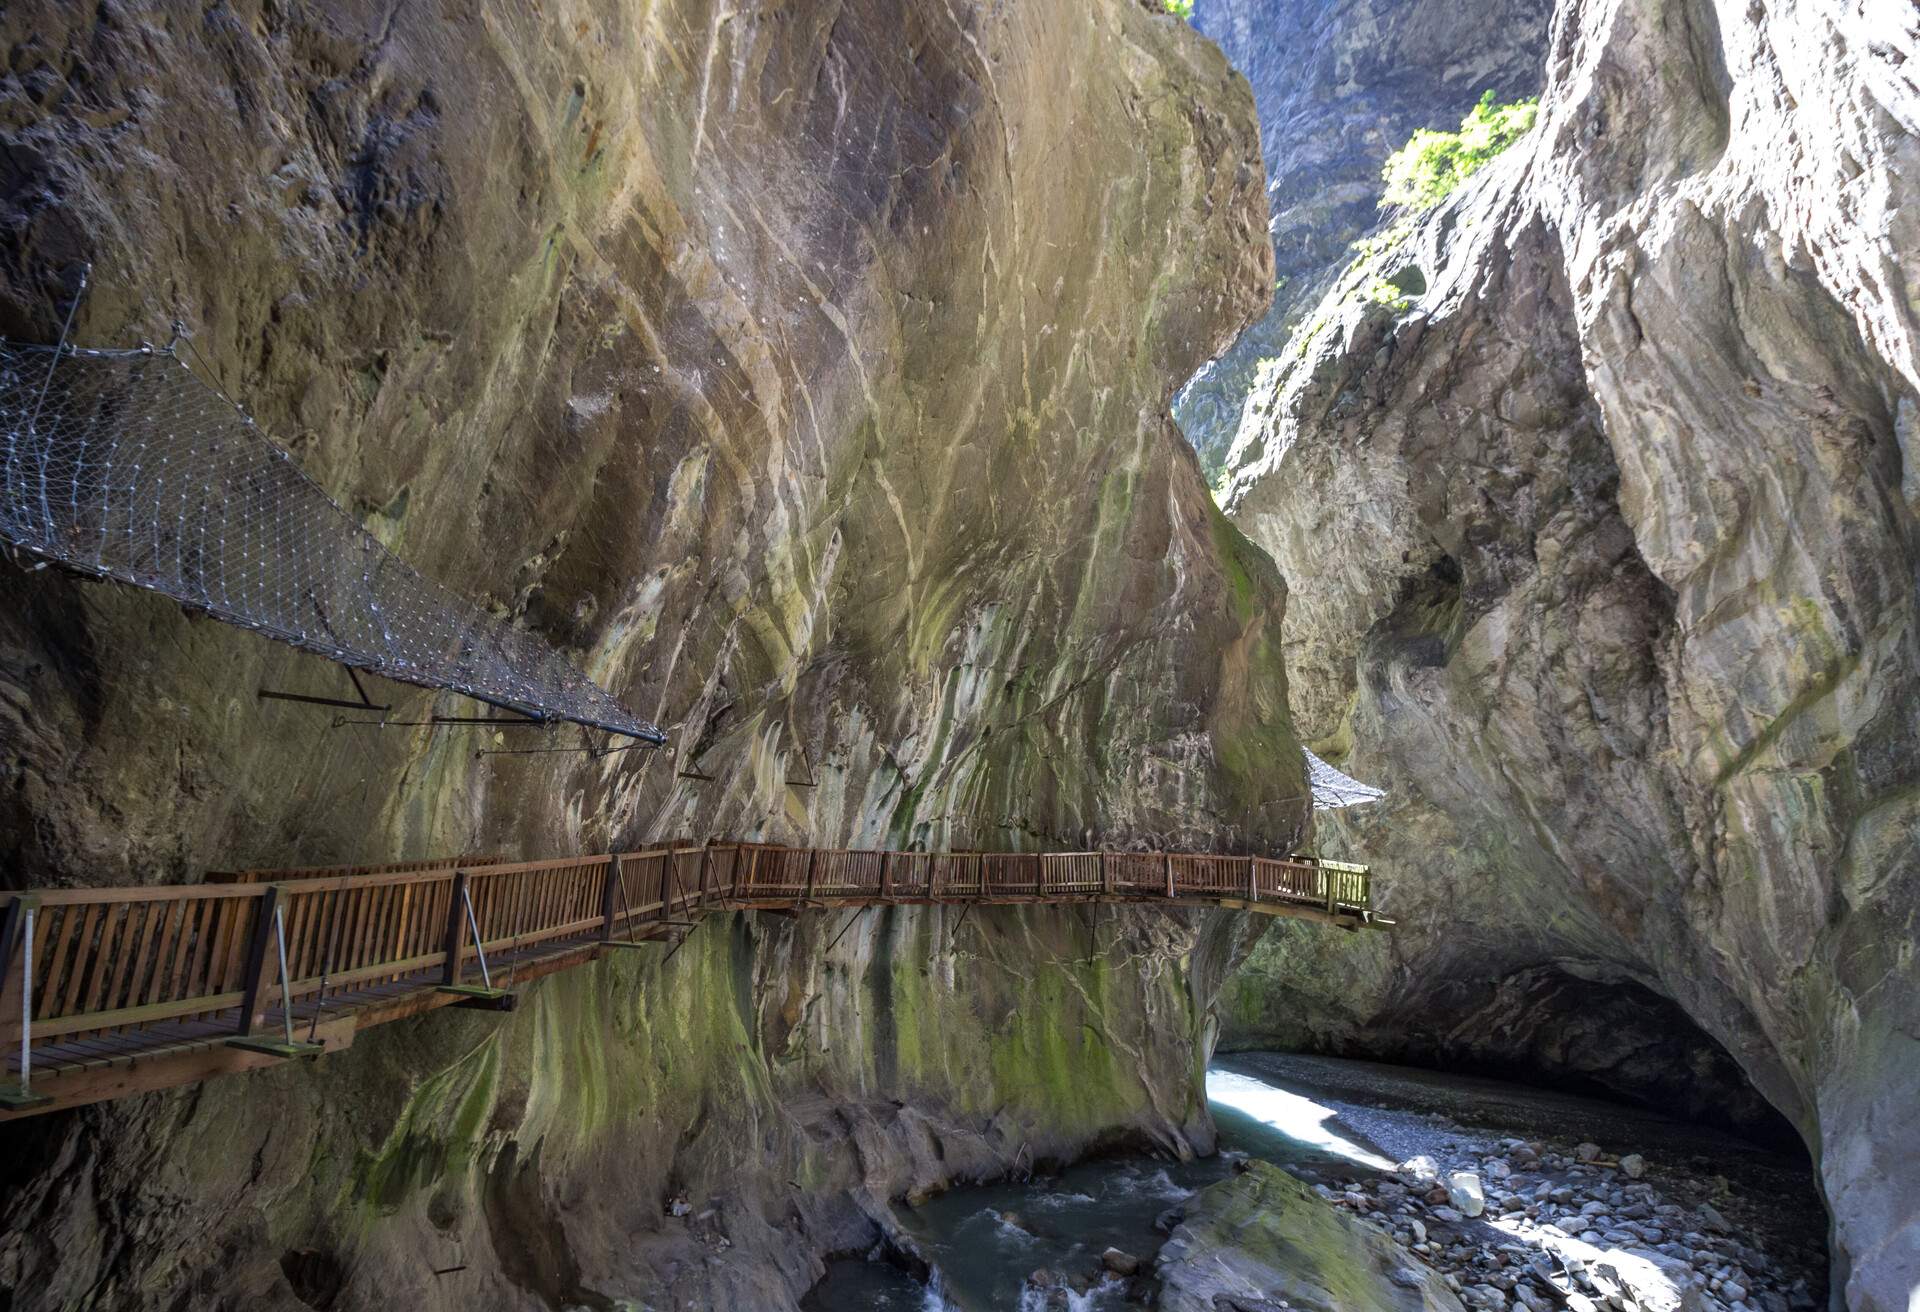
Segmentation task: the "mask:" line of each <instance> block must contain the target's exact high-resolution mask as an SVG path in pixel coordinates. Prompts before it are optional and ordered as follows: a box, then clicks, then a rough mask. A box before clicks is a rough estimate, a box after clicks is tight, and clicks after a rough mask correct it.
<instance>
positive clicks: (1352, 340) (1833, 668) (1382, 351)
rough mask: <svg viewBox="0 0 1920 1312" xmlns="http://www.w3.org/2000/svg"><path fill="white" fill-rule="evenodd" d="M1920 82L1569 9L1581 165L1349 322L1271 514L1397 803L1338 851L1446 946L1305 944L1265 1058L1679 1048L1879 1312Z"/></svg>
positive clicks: (1908, 848)
mask: <svg viewBox="0 0 1920 1312" xmlns="http://www.w3.org/2000/svg"><path fill="white" fill-rule="evenodd" d="M1916 56H1920V19H1916V16H1915V12H1914V10H1913V9H1912V7H1911V6H1904V5H1899V4H1893V3H1877V2H1874V0H1864V2H1861V3H1842V4H1810V3H1792V2H1788V3H1769V4H1766V5H1758V4H1753V5H1748V4H1718V3H1709V2H1708V0H1688V2H1687V3H1678V4H1674V3H1665V2H1664V0H1661V2H1655V0H1568V2H1567V3H1563V4H1562V5H1561V6H1560V8H1559V11H1558V12H1557V14H1556V16H1555V19H1554V24H1553V28H1552V37H1551V42H1550V46H1549V49H1548V55H1547V59H1546V83H1545V89H1544V92H1543V99H1542V106H1541V115H1540V120H1539V123H1538V125H1537V126H1536V127H1535V128H1534V130H1533V131H1532V132H1531V133H1530V134H1529V135H1528V136H1527V137H1526V138H1524V139H1523V140H1522V141H1521V142H1520V143H1519V144H1517V145H1515V146H1514V147H1513V148H1511V149H1510V150H1509V151H1508V152H1507V153H1506V154H1505V155H1503V156H1502V157H1501V158H1500V159H1498V160H1496V161H1495V162H1494V163H1493V164H1492V165H1490V166H1489V167H1488V168H1487V169H1486V170H1484V171H1483V172H1482V173H1481V174H1480V175H1478V176H1477V177H1475V178H1474V179H1473V180H1472V181H1471V182H1470V183H1468V184H1467V185H1466V186H1465V187H1464V188H1462V189H1461V190H1460V191H1459V192H1457V193H1455V195H1454V196H1453V197H1451V198H1450V199H1449V200H1448V201H1446V202H1445V203H1444V204H1442V205H1441V206H1440V207H1439V208H1437V209H1436V210H1434V211H1432V212H1430V213H1428V214H1425V215H1420V216H1399V221H1398V222H1397V223H1394V224H1392V225H1390V228H1389V230H1388V232H1387V233H1386V234H1385V235H1383V237H1382V238H1381V239H1380V240H1378V241H1377V242H1376V243H1375V244H1374V246H1373V248H1372V250H1371V251H1370V253H1369V254H1367V255H1365V256H1364V257H1362V258H1361V259H1360V260H1358V261H1356V262H1355V263H1354V264H1353V265H1352V266H1351V267H1349V268H1348V269H1346V270H1345V271H1344V272H1343V274H1342V275H1341V276H1340V278H1339V280H1338V285H1337V286H1336V287H1335V288H1334V289H1333V290H1332V291H1331V292H1330V293H1329V294H1328V296H1327V297H1326V298H1325V299H1324V300H1322V301H1321V302H1320V303H1319V304H1318V305H1317V306H1316V307H1315V308H1314V309H1313V310H1312V311H1311V312H1310V313H1308V314H1306V315H1305V316H1304V317H1303V318H1302V321H1301V326H1300V327H1299V329H1298V330H1297V331H1296V332H1295V333H1294V335H1293V338H1292V341H1291V346H1290V350H1289V355H1288V358H1287V360H1286V363H1285V365H1284V366H1283V367H1282V368H1281V369H1280V370H1278V371H1277V372H1276V373H1275V375H1274V376H1273V377H1271V378H1270V379H1268V380H1267V382H1266V384H1265V385H1264V386H1262V387H1261V388H1259V389H1257V390H1256V393H1255V395H1254V396H1253V397H1252V399H1251V400H1250V401H1249V404H1248V407H1247V410H1246V414H1245V417H1244V419H1243V422H1242V424H1241V427H1240V429H1239V432H1238V434H1237V436H1236V439H1235V443H1234V447H1233V450H1232V453H1231V455H1230V457H1229V459H1228V483H1227V487H1226V500H1225V503H1226V505H1227V507H1228V509H1229V511H1230V513H1231V515H1232V517H1233V518H1234V520H1235V522H1236V523H1237V524H1239V525H1240V526H1241V527H1242V528H1243V529H1244V530H1246V532H1247V533H1248V535H1249V536H1250V537H1252V538H1253V539H1254V540H1255V541H1256V542H1258V543H1259V544H1261V545H1262V546H1264V547H1266V548H1267V549H1268V550H1269V551H1271V552H1272V553H1273V555H1274V558H1275V560H1276V561H1277V562H1278V563H1279V565H1280V567H1281V571H1282V573H1283V574H1284V575H1285V576H1286V578H1287V580H1288V582H1289V584H1290V586H1291V588H1292V594H1291V601H1290V605H1289V609H1288V613H1287V618H1286V624H1285V635H1286V636H1285V646H1286V653H1287V660H1288V666H1289V670H1290V673H1291V676H1292V693H1293V709H1294V712H1295V714H1296V716H1297V717H1298V721H1299V724H1300V728H1301V733H1302V736H1303V738H1305V739H1306V740H1307V741H1308V742H1309V745H1311V746H1313V747H1314V748H1315V749H1316V750H1318V751H1320V752H1321V753H1322V754H1323V755H1326V756H1328V757H1329V758H1330V759H1332V760H1334V761H1335V762H1336V763H1338V764H1340V765H1341V766H1342V767H1343V768H1344V769H1346V770H1348V771H1349V772H1351V773H1353V774H1354V775H1356V776H1358V777H1360V778H1363V779H1365V780H1367V781H1369V782H1372V783H1377V784H1380V785H1382V786H1383V787H1385V788H1386V789H1387V790H1388V793H1389V796H1388V798H1387V799H1386V800H1385V801H1384V802H1382V803H1379V804H1377V805H1374V806H1370V807H1362V808H1356V809H1354V810H1352V811H1348V812H1344V813H1339V814H1337V815H1335V816H1331V817H1326V818H1323V820H1322V823H1321V825H1320V838H1321V845H1322V849H1323V850H1325V851H1327V852H1328V853H1329V854H1330V855H1351V856H1353V857H1354V858H1356V859H1361V860H1367V861H1370V862H1371V863H1372V864H1373V865H1374V867H1375V870H1376V872H1377V876H1378V878H1377V883H1378V885H1379V887H1380V889H1381V901H1382V904H1383V908H1384V909H1385V910H1386V911H1387V913H1388V914H1390V915H1393V916H1395V917H1396V918H1397V919H1398V920H1399V921H1400V928H1399V929H1398V931H1397V932H1396V933H1395V935H1394V936H1393V937H1392V938H1391V940H1388V939H1384V938H1381V937H1378V936H1369V937H1367V938H1364V939H1360V940H1344V939H1342V940H1325V941H1320V940H1310V939H1308V938H1306V937H1304V936H1300V935H1296V934H1292V933H1289V932H1288V931H1287V930H1285V929H1284V928H1283V929H1280V930H1276V931H1275V932H1274V933H1273V934H1272V935H1270V936H1269V938H1268V939H1267V940H1266V941H1265V942H1264V943H1263V944H1262V946H1261V948H1260V950H1259V952H1258V953H1257V955H1256V959H1255V966H1256V974H1257V977H1258V980H1259V982H1258V984H1257V986H1256V989H1255V992H1256V993H1257V995H1258V996H1248V995H1247V994H1246V993H1244V992H1243V993H1241V994H1240V995H1239V996H1238V997H1237V998H1236V1002H1235V1006H1236V1008H1237V1015H1238V1017H1239V1022H1238V1023H1239V1024H1240V1025H1242V1026H1244V1027H1246V1029H1245V1031H1244V1032H1243V1033H1242V1034H1241V1035H1240V1037H1241V1038H1242V1039H1246V1040H1247V1041H1258V1040H1259V1039H1260V1038H1261V1037H1262V1032H1263V1031H1264V1036H1265V1037H1266V1038H1268V1039H1273V1038H1278V1039H1280V1040H1281V1041H1285V1042H1290V1043H1298V1044H1303V1045H1306V1046H1317V1047H1323V1048H1329V1049H1335V1050H1349V1051H1354V1050H1357V1051H1365V1052H1372V1053H1383V1054H1396V1055H1411V1056H1416V1057H1420V1058H1422V1059H1426V1060H1451V1059H1464V1058H1472V1057H1474V1056H1476V1055H1477V1056H1478V1057H1480V1058H1483V1059H1484V1058H1488V1057H1490V1056H1493V1055H1496V1054H1495V1053H1491V1052H1489V1051H1488V1050H1489V1049H1496V1050H1497V1049H1499V1048H1500V1047H1501V1045H1502V1044H1503V1043H1508V1042H1509V1041H1510V1044H1511V1047H1512V1048H1517V1049H1524V1048H1526V1047H1527V1045H1528V1044H1529V1043H1530V1042H1532V1039H1531V1038H1530V1037H1529V1036H1530V1035H1536V1034H1538V1033H1539V1031H1540V1027H1539V1025H1538V1023H1537V1022H1538V1018H1539V1016H1540V1015H1542V1014H1551V1012H1552V1009H1555V1008H1559V1009H1560V1010H1559V1014H1558V1015H1557V1016H1556V1017H1555V1024H1556V1025H1559V1024H1562V1023H1564V1022H1566V1021H1569V1020H1572V1021H1576V1022H1577V1021H1579V1020H1581V1019H1583V1018H1584V1019H1585V1020H1586V1021H1588V1022H1592V1021H1593V1020H1594V1019H1595V1018H1596V1017H1602V1016H1607V1015H1612V1016H1615V1017H1619V1018H1621V1023H1622V1024H1626V1025H1640V1024H1646V1025H1647V1027H1648V1029H1649V1030H1651V1029H1652V1028H1655V1026H1656V1024H1657V1022H1643V1021H1636V1020H1633V1019H1631V1017H1632V1016H1633V1015H1635V1014H1640V1015H1651V1016H1654V1017H1658V1016H1659V1015H1661V1014H1663V1013H1662V1012H1661V1011H1660V1010H1659V1009H1660V1008H1662V1007H1667V1008H1670V1007H1672V1006H1673V1005H1675V1004H1677V1006H1678V1008H1679V1009H1680V1010H1683V1011H1684V1012H1685V1014H1686V1015H1687V1016H1688V1017H1690V1018H1692V1019H1693V1021H1695V1022H1696V1023H1698V1024H1699V1025H1700V1026H1701V1027H1702V1028H1703V1029H1704V1030H1705V1031H1706V1033H1707V1034H1708V1035H1710V1036H1711V1038H1712V1040H1714V1041H1716V1043H1717V1044H1718V1045H1719V1047H1720V1048H1722V1049H1724V1052H1725V1053H1726V1054H1730V1056H1731V1059H1732V1060H1733V1061H1735V1062H1737V1063H1738V1065H1739V1067H1740V1068H1741V1070H1743V1071H1744V1072H1745V1074H1746V1076H1747V1077H1749V1078H1750V1079H1751V1081H1752V1083H1753V1085H1754V1087H1755V1088H1757V1089H1758V1090H1759V1092H1760V1093H1762V1094H1764V1096H1765V1097H1766V1099H1767V1100H1768V1101H1769V1102H1770V1103H1771V1104H1772V1105H1773V1106H1774V1107H1776V1108H1778V1109H1779V1110H1780V1111H1781V1112H1782V1113H1784V1114H1785V1116H1786V1117H1787V1118H1788V1119H1789V1120H1791V1121H1792V1123H1793V1124H1794V1125H1795V1126H1796V1127H1797V1128H1798V1130H1799V1131H1800V1133H1801V1134H1802V1136H1803V1137H1804V1138H1805V1140H1806V1142H1807V1143H1808V1144H1809V1145H1810V1147H1811V1148H1812V1150H1813V1153H1814V1157H1815V1161H1816V1165H1817V1168H1818V1173H1819V1178H1820V1180H1821V1183H1822V1187H1823V1190H1824V1193H1825V1197H1826V1201H1827V1203H1828V1205H1829V1208H1830V1210H1831V1213H1832V1224H1833V1230H1832V1236H1833V1258H1834V1264H1835V1266H1834V1269H1835V1282H1836V1305H1839V1304H1840V1302H1841V1301H1844V1305H1845V1306H1846V1307H1849V1308H1852V1309H1855V1312H1905V1309H1906V1308H1907V1307H1908V1305H1909V1302H1910V1300H1911V1298H1912V1295H1913V1291H1914V1290H1915V1289H1920V1221H1916V1216H1920V1213H1917V1212H1916V1207H1917V1206H1920V1183H1916V1176H1915V1173H1914V1171H1913V1170H1912V1157H1911V1153H1910V1152H1909V1151H1908V1150H1907V1147H1906V1146H1907V1145H1909V1144H1911V1143H1912V1142H1913V1140H1914V1138H1915V1136H1916V1135H1917V1134H1920V971H1917V970H1916V965H1915V961H1914V942H1915V928H1916V917H1917V916H1920V753H1916V750H1915V741H1916V731H1917V730H1920V722H1917V721H1920V628H1917V627H1916V618H1917V617H1916V577H1920V573H1917V570H1920V554H1917V552H1920V543H1917V542H1916V537H1915V511H1916V506H1920V501H1917V500H1916V498H1917V497H1920V477H1917V476H1916V474H1915V472H1914V471H1915V468H1916V461H1920V454H1917V453H1916V451H1915V448H1914V445H1913V442H1914V422H1915V421H1914V416H1915V413H1916V397H1917V396H1920V332H1917V331H1916V313H1915V308H1914V307H1915V306H1916V304H1920V295H1916V293H1917V292H1920V220H1916V214H1920V208H1917V205H1920V190H1917V188H1920V182H1916V179H1920V136H1917V135H1916V134H1917V133H1920V85H1917V84H1916V81H1915V73H1914V70H1915V69H1916V68H1920V62H1916ZM1249 978H1253V977H1252V976H1250V977H1249ZM1503 997H1504V998H1505V1001H1503ZM1635 1008H1639V1009H1640V1011H1639V1012H1638V1013H1636V1012H1635V1011H1634V1009H1635ZM1647 1008H1653V1010H1652V1011H1651V1012H1649V1011H1647V1010H1646V1009H1647ZM1542 1009H1546V1012H1544V1013H1543V1011H1542ZM1583 1013H1585V1015H1584V1017H1583ZM1664 1014H1673V1013H1671V1012H1669V1013H1664ZM1530 1018H1531V1019H1530ZM1577 1032H1578V1031H1577V1030H1576V1031H1574V1033H1576V1034H1577ZM1233 1037H1234V1034H1233V1028H1232V1027H1231V1026H1230V1031H1229V1038H1230V1039H1232V1038H1233ZM1566 1038H1567V1035H1566V1034H1564V1033H1563V1034H1562V1035H1561V1040H1562V1042H1561V1050H1560V1051H1558V1052H1549V1053H1545V1054H1535V1057H1536V1058H1537V1061H1538V1064H1539V1065H1540V1066H1541V1067H1542V1068H1543V1069H1548V1070H1552V1069H1556V1068H1557V1069H1560V1070H1563V1071H1565V1070H1570V1071H1574V1072H1578V1071H1579V1070H1580V1066H1581V1062H1582V1061H1583V1060H1586V1061H1588V1062H1589V1072H1590V1073H1595V1074H1596V1075H1597V1076H1598V1077H1600V1082H1603V1083H1604V1082H1606V1081H1607V1080H1608V1079H1615V1080H1618V1081H1620V1082H1622V1083H1624V1084H1626V1085H1632V1084H1633V1083H1634V1082H1635V1080H1636V1079H1638V1078H1640V1077H1639V1076H1636V1075H1635V1074H1634V1073H1633V1071H1632V1069H1630V1068H1631V1067H1633V1066H1634V1064H1635V1062H1636V1061H1638V1060H1641V1059H1644V1058H1647V1057H1649V1056H1651V1057H1652V1058H1653V1060H1652V1062H1651V1063H1645V1062H1643V1063H1642V1064H1643V1065H1650V1066H1661V1065H1670V1064H1673V1063H1679V1064H1680V1066H1681V1069H1680V1070H1677V1071H1672V1070H1670V1071H1669V1072H1668V1082H1669V1084H1670V1085H1679V1084H1685V1083H1688V1082H1690V1081H1692V1080H1694V1079H1696V1078H1697V1079H1700V1080H1704V1081H1706V1082H1707V1084H1708V1085H1709V1087H1711V1085H1712V1083H1713V1082H1714V1081H1716V1080H1724V1079H1725V1074H1724V1072H1721V1073H1716V1071H1715V1070H1714V1069H1710V1068H1711V1067H1713V1065H1714V1063H1715V1062H1716V1061H1719V1060H1721V1059H1720V1058H1719V1057H1718V1056H1717V1055H1716V1052H1715V1050H1714V1048H1713V1045H1711V1044H1697V1043H1690V1042H1682V1043H1679V1046H1678V1047H1677V1048H1675V1049H1673V1050H1671V1051H1670V1052H1669V1053H1668V1055H1666V1056H1661V1055H1660V1054H1659V1053H1658V1052H1657V1051H1655V1050H1653V1049H1647V1050H1645V1051H1642V1052H1641V1053H1640V1054H1638V1057H1636V1055H1635V1054H1634V1053H1632V1052H1612V1053H1609V1052H1608V1051H1607V1044H1608V1042H1609V1038H1608V1036H1606V1035H1601V1036H1598V1037H1597V1038H1596V1039H1595V1041H1594V1042H1593V1043H1592V1044H1590V1045H1580V1044H1577V1043H1571V1042H1566V1041H1565V1040H1566ZM1627 1046H1629V1047H1630V1046H1631V1044H1629V1045H1627ZM1578 1047H1589V1048H1591V1049H1592V1050H1591V1051H1589V1052H1586V1053H1580V1052H1574V1051H1569V1050H1570V1049H1574V1048H1578ZM1476 1048H1478V1051H1477V1053H1476ZM1497 1055H1500V1056H1503V1057H1506V1058H1515V1059H1520V1058H1523V1057H1524V1053H1516V1052H1514V1051H1511V1050H1510V1051H1507V1052H1505V1053H1500V1054H1497ZM1693 1063H1699V1065H1698V1066H1697V1068H1696V1069H1695V1070H1693V1071H1691V1072H1689V1071H1688V1070H1687V1069H1686V1067H1687V1065H1689V1064H1693ZM1645 1073H1646V1072H1645V1071H1643V1074H1645ZM1657 1088H1658V1084H1657V1081H1656V1082H1648V1083H1645V1084H1643V1087H1642V1089H1641V1091H1642V1092H1646V1091H1649V1090H1657ZM1705 1101H1706V1102H1709V1103H1711V1102H1713V1101H1715V1100H1714V1099H1713V1098H1708V1099H1706V1100H1705ZM1721 1110H1722V1112H1723V1113H1727V1112H1731V1113H1733V1114H1734V1115H1735V1116H1736V1117H1737V1116H1738V1115H1739V1114H1740V1112H1739V1109H1737V1108H1722V1109H1721Z"/></svg>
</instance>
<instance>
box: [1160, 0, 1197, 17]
mask: <svg viewBox="0 0 1920 1312" xmlns="http://www.w3.org/2000/svg"><path fill="white" fill-rule="evenodd" d="M1160 3H1161V4H1162V5H1164V6H1165V7H1166V10H1167V12H1168V13H1170V14H1172V15H1173V16H1174V17H1175V18H1184V19H1186V20H1187V21H1188V22H1189V23H1191V22H1192V21H1193V0H1160Z"/></svg>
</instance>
